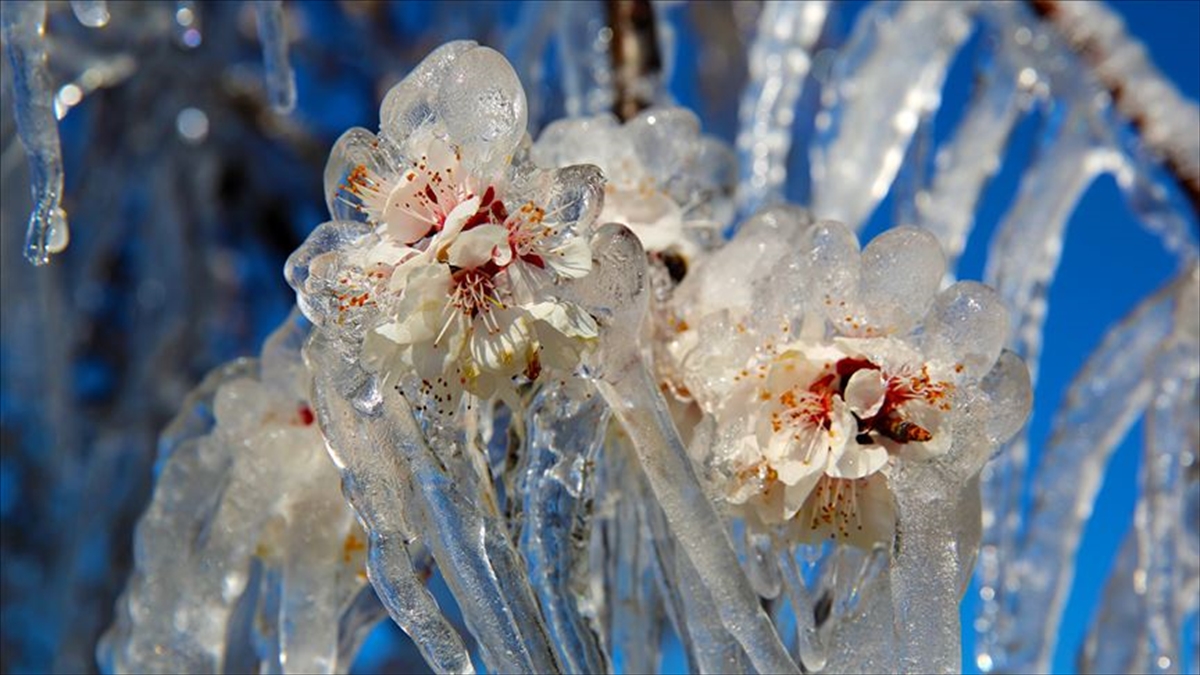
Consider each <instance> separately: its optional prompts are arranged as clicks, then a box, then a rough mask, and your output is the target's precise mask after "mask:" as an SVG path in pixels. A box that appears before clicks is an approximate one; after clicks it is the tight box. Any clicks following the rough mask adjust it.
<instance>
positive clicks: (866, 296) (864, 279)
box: [670, 209, 1007, 546]
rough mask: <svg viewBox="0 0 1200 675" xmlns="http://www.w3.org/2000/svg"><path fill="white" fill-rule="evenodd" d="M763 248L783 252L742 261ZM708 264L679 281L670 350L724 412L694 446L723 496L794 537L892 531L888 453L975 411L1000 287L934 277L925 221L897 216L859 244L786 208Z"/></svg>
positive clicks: (948, 439)
mask: <svg viewBox="0 0 1200 675" xmlns="http://www.w3.org/2000/svg"><path fill="white" fill-rule="evenodd" d="M767 247H775V248H777V249H778V248H783V249H784V250H786V251H789V253H784V254H779V255H776V256H775V257H774V259H771V258H769V257H768V260H767V264H764V265H760V266H757V267H756V266H753V265H749V264H747V263H746V260H745V259H744V258H745V256H746V253H747V252H748V251H754V250H765V249H766V248H767ZM701 265H702V269H699V270H697V274H696V276H695V277H694V278H689V279H688V280H685V281H684V283H683V284H682V285H681V286H680V288H679V291H678V292H677V294H676V303H675V307H674V311H675V312H676V313H677V314H678V315H679V316H681V317H684V319H685V323H684V325H685V329H684V330H682V331H680V333H679V335H678V336H677V337H676V339H675V340H674V342H673V343H672V345H671V349H670V352H671V354H672V355H673V358H674V360H675V361H676V363H677V368H678V370H679V372H681V373H683V376H684V378H685V381H686V383H687V388H688V389H690V390H691V392H692V393H693V395H694V396H695V398H696V400H697V402H698V403H699V404H700V406H701V407H702V409H704V411H705V412H706V413H708V414H710V415H712V416H713V417H714V419H715V421H716V423H717V433H716V439H717V441H716V443H715V444H714V446H713V448H712V449H711V451H710V452H709V453H708V454H707V456H705V457H703V459H704V460H705V461H706V462H707V463H708V464H709V465H710V466H711V467H712V469H713V470H714V473H715V474H716V476H717V480H718V482H719V483H721V486H720V487H721V489H722V490H723V491H724V494H725V496H726V499H727V501H728V502H729V503H731V504H733V505H735V508H736V509H737V510H738V511H739V512H740V513H741V514H742V515H744V516H746V517H748V518H749V519H750V521H751V522H754V523H758V524H760V525H778V524H786V525H787V526H788V529H789V530H790V531H791V532H792V534H793V536H795V537H796V538H798V539H801V540H811V539H814V538H819V537H833V538H837V539H840V540H843V541H847V542H850V543H852V544H856V545H861V546H870V545H872V544H873V543H875V542H878V541H886V540H888V539H889V538H890V537H891V533H892V529H893V521H894V520H895V511H894V505H893V501H892V498H891V494H890V491H889V488H888V483H887V477H888V474H889V472H890V467H891V466H892V465H893V464H894V463H895V462H898V461H930V460H939V461H940V459H939V458H945V457H948V456H950V455H951V454H953V453H952V452H951V451H952V448H953V446H954V438H955V435H956V427H958V426H959V425H963V424H969V423H973V420H967V418H966V417H965V415H964V413H963V410H964V409H965V408H966V406H965V402H967V401H970V402H972V405H973V406H974V407H975V408H976V409H977V410H978V409H980V408H982V407H983V406H984V405H986V399H987V397H986V395H984V394H981V393H980V391H979V382H980V379H981V378H982V377H983V376H984V375H985V374H987V373H988V371H989V370H991V368H992V366H993V365H994V364H995V362H996V360H997V358H998V356H999V355H1000V352H1001V347H1002V340H1003V336H1004V335H1005V334H1006V331H1007V314H1006V312H1005V310H1004V308H1003V305H1002V304H1001V302H1000V300H999V299H998V298H997V297H996V295H995V293H993V292H992V291H991V290H990V289H988V288H986V287H984V286H982V285H979V284H975V283H971V282H961V283H958V284H955V285H953V286H951V287H950V288H947V289H945V290H942V291H940V292H938V285H939V282H940V279H941V276H942V274H943V272H944V268H945V264H944V261H943V258H942V255H941V251H940V247H939V245H938V243H937V241H936V239H934V238H933V237H932V235H929V234H928V233H926V232H923V231H920V230H915V229H911V228H898V229H896V230H892V231H890V232H887V233H885V234H884V235H881V236H880V237H878V238H876V239H875V240H874V241H872V242H871V244H870V245H869V246H867V247H866V249H865V250H862V251H860V250H859V248H858V243H857V239H856V238H855V236H854V235H853V233H851V232H850V231H849V230H848V229H847V228H846V227H845V226H843V225H841V224H840V223H830V222H824V223H815V224H814V223H811V222H810V221H808V219H807V217H806V216H805V215H804V214H802V213H800V212H796V211H790V210H787V209H776V210H772V211H770V212H767V213H765V214H762V215H760V216H759V217H757V218H756V219H755V220H754V221H752V223H751V224H749V225H748V226H747V227H745V228H744V229H743V230H742V231H741V232H739V235H738V237H736V238H735V239H734V240H733V241H732V242H731V244H730V245H729V246H727V247H726V248H725V249H722V250H720V251H718V252H716V253H714V254H713V255H712V256H710V257H709V258H707V259H706V260H704V261H703V262H702V263H701ZM731 289H732V290H731ZM731 296H733V297H732V298H731Z"/></svg>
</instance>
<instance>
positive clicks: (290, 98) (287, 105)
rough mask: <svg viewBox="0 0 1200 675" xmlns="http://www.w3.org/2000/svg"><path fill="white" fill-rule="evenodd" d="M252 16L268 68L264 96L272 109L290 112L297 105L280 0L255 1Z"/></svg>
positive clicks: (279, 111)
mask: <svg viewBox="0 0 1200 675" xmlns="http://www.w3.org/2000/svg"><path fill="white" fill-rule="evenodd" d="M254 15H255V18H256V19H257V21H258V39H259V41H260V42H262V50H263V68H264V69H265V70H266V71H267V98H269V99H270V100H271V107H272V108H274V109H275V112H278V113H282V114H287V113H290V112H292V110H293V109H294V108H295V107H296V73H295V72H293V71H292V63H291V60H290V59H289V57H288V36H287V28H286V26H285V21H284V19H285V17H284V14H283V0H254Z"/></svg>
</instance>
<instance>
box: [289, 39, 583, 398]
mask: <svg viewBox="0 0 1200 675" xmlns="http://www.w3.org/2000/svg"><path fill="white" fill-rule="evenodd" d="M380 117H381V126H380V132H379V133H378V134H373V133H371V132H369V131H367V130H365V129H358V128H356V129H351V130H349V131H347V132H346V133H345V134H344V135H343V136H342V137H341V138H340V139H339V140H338V142H337V144H336V145H335V146H334V149H333V151H332V153H331V156H330V160H329V164H328V166H327V168H326V171H325V182H326V191H327V196H328V202H329V208H330V212H331V214H332V215H333V216H334V218H335V220H334V222H332V223H328V224H326V225H324V226H322V227H321V228H318V230H317V231H316V232H314V234H313V235H312V236H311V237H310V238H309V241H308V242H306V244H305V246H304V247H302V248H301V249H300V251H297V253H296V254H294V255H293V257H292V260H290V261H289V267H288V269H289V271H288V278H289V282H290V283H292V285H293V287H295V288H296V290H297V292H298V297H299V299H300V305H301V307H302V308H303V309H304V310H305V313H306V314H307V315H308V316H309V318H310V319H311V320H312V321H314V323H316V324H318V325H322V326H327V327H329V328H331V329H334V330H335V331H339V332H340V334H342V335H343V337H344V338H345V340H346V341H347V343H348V344H349V345H350V347H348V348H347V349H348V350H349V351H351V352H355V353H356V356H357V357H358V359H359V360H360V361H361V363H362V364H363V365H364V366H365V367H366V368H368V369H370V370H372V371H375V372H377V373H379V374H380V375H381V376H382V377H383V379H384V381H385V382H396V381H399V380H401V379H403V378H405V377H406V376H408V375H409V374H413V373H415V374H416V376H417V377H418V380H419V381H420V382H421V386H422V388H423V389H424V390H426V393H428V394H430V395H431V396H432V397H433V398H434V399H435V400H436V401H437V402H438V403H439V404H440V405H442V406H443V407H444V408H446V409H450V410H452V409H453V407H454V406H456V405H457V400H458V397H457V396H456V395H455V394H456V392H461V391H469V392H471V393H473V394H476V395H478V396H483V397H488V396H492V395H497V394H501V395H503V394H504V393H505V392H507V391H510V390H511V389H512V387H513V386H514V385H515V384H519V383H522V382H531V381H535V380H537V379H538V378H539V376H540V375H541V372H542V369H543V367H546V366H549V367H554V368H562V369H570V368H572V367H574V365H575V364H576V363H578V360H579V358H580V355H581V354H582V353H583V352H584V351H586V350H588V349H590V347H591V345H592V343H593V342H594V341H595V338H596V335H597V328H596V323H595V320H594V319H593V318H592V317H591V316H590V315H588V314H587V313H586V312H585V311H583V310H582V309H581V308H580V307H578V306H577V305H575V304H574V303H572V302H570V301H568V300H566V299H564V297H563V296H564V293H563V292H562V291H563V288H564V287H565V286H566V285H569V284H570V283H571V282H572V281H574V280H577V279H580V278H582V277H584V276H586V275H587V274H588V272H589V271H590V269H591V263H592V258H591V250H590V247H589V244H588V241H589V238H590V235H591V232H592V228H593V227H594V224H595V220H596V217H597V216H598V215H599V213H600V208H601V204H602V202H603V180H602V177H601V175H600V173H599V171H598V170H597V169H596V168H595V167H587V166H569V167H562V168H558V169H556V170H553V171H547V170H541V169H537V168H536V167H533V166H531V165H529V164H528V162H527V160H526V159H524V157H525V156H526V155H527V153H525V152H523V151H522V150H521V148H522V145H523V144H527V143H528V139H527V135H526V134H525V98H524V92H523V90H522V89H521V86H520V83H519V82H518V81H517V79H516V75H515V73H514V72H513V71H512V68H511V66H509V64H508V63H507V61H505V60H504V58H503V57H502V56H500V55H499V54H498V53H496V52H494V51H492V50H490V49H487V48H485V47H478V46H476V45H475V44H474V43H471V42H456V43H450V44H448V45H445V46H443V47H442V48H440V49H438V50H436V51H435V52H433V53H432V54H431V55H430V56H429V57H427V58H426V60H425V61H424V62H422V63H421V64H420V65H419V66H418V67H417V68H416V69H415V70H414V71H413V72H412V73H411V74H410V75H409V76H408V77H407V78H405V79H404V80H403V81H402V82H400V83H399V84H397V85H396V86H395V87H394V88H393V89H392V90H391V91H390V92H389V93H388V95H387V97H385V99H384V103H383V106H382V108H381V110H380Z"/></svg>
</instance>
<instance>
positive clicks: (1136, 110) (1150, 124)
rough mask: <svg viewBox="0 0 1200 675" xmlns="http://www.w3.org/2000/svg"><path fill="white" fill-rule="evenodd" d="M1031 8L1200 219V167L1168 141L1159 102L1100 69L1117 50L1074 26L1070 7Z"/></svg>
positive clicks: (1057, 1)
mask: <svg viewBox="0 0 1200 675" xmlns="http://www.w3.org/2000/svg"><path fill="white" fill-rule="evenodd" d="M1029 4H1030V6H1031V7H1032V9H1033V11H1034V13H1035V14H1036V15H1037V16H1038V17H1039V18H1041V19H1043V20H1045V21H1046V22H1047V23H1049V24H1050V25H1051V26H1053V27H1054V29H1055V30H1056V31H1058V32H1059V33H1060V34H1061V35H1062V36H1063V37H1064V38H1066V40H1067V42H1068V43H1069V44H1070V45H1071V47H1072V48H1073V49H1074V50H1075V51H1076V52H1078V53H1079V54H1080V55H1081V57H1082V59H1083V62H1084V63H1086V64H1087V65H1088V66H1089V67H1090V68H1091V69H1092V71H1093V72H1094V73H1095V75H1096V79H1097V80H1098V81H1099V82H1100V84H1101V85H1103V86H1104V88H1105V89H1106V90H1107V91H1108V93H1109V95H1110V96H1111V97H1112V101H1113V104H1114V105H1115V106H1116V107H1117V110H1119V111H1120V112H1121V113H1122V114H1124V115H1125V116H1126V117H1127V118H1128V119H1129V123H1130V124H1132V125H1133V128H1134V130H1135V131H1137V133H1138V136H1139V137H1140V138H1141V139H1142V142H1143V143H1145V145H1146V147H1147V148H1149V149H1150V150H1151V151H1152V152H1153V153H1154V154H1155V155H1156V156H1158V157H1160V158H1161V159H1162V162H1163V166H1164V167H1165V168H1166V169H1167V171H1168V173H1170V174H1171V177H1172V178H1173V179H1174V180H1175V183H1176V184H1177V185H1178V186H1179V189H1181V190H1182V191H1183V193H1184V194H1185V195H1187V197H1188V200H1189V201H1191V203H1192V209H1193V210H1194V211H1195V212H1196V214H1197V215H1200V164H1197V163H1196V159H1195V158H1190V157H1188V156H1187V155H1188V151H1187V149H1186V148H1183V147H1180V146H1179V145H1176V144H1173V143H1170V142H1169V140H1164V139H1170V137H1171V134H1168V133H1163V131H1164V130H1161V129H1159V128H1158V126H1159V124H1158V122H1157V119H1158V118H1157V117H1155V116H1154V115H1153V114H1152V111H1151V108H1152V107H1153V106H1155V105H1157V103H1158V102H1156V101H1145V100H1139V99H1137V98H1135V97H1134V96H1132V95H1131V94H1130V92H1131V87H1130V83H1129V82H1126V81H1125V80H1126V78H1125V77H1124V76H1122V75H1121V74H1120V73H1115V72H1113V71H1112V70H1111V69H1106V68H1101V67H1100V66H1101V65H1102V64H1104V63H1105V62H1107V61H1108V60H1109V58H1110V57H1111V56H1112V53H1111V50H1112V49H1113V46H1112V45H1110V44H1107V43H1106V41H1105V40H1103V39H1101V38H1100V37H1099V36H1097V35H1095V34H1093V33H1089V32H1086V31H1083V30H1080V27H1079V26H1076V25H1074V23H1073V22H1071V21H1070V18H1069V16H1067V15H1066V13H1065V12H1064V11H1063V9H1062V6H1063V5H1064V4H1066V3H1064V2H1062V0H1030V3H1029Z"/></svg>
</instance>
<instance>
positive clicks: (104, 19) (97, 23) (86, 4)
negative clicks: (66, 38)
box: [71, 0, 108, 28]
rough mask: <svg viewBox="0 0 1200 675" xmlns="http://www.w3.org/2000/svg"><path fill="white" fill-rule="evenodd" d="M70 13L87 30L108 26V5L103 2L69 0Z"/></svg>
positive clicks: (100, 0) (102, 0)
mask: <svg viewBox="0 0 1200 675" xmlns="http://www.w3.org/2000/svg"><path fill="white" fill-rule="evenodd" d="M71 11H72V12H74V13H75V18H76V19H78V20H79V23H81V24H83V25H85V26H87V27H88V28H101V27H103V26H105V25H107V24H108V3H107V2H105V0H71Z"/></svg>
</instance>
